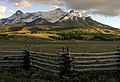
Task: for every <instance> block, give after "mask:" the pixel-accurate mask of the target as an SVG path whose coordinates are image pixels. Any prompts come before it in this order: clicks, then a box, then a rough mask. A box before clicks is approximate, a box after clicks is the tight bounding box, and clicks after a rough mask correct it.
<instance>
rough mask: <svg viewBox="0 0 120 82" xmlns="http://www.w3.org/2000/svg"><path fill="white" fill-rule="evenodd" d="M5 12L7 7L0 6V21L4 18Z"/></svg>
mask: <svg viewBox="0 0 120 82" xmlns="http://www.w3.org/2000/svg"><path fill="white" fill-rule="evenodd" d="M6 10H7V7H5V6H0V19H1V18H4V17H5V12H6Z"/></svg>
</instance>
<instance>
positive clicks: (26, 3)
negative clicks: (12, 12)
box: [16, 0, 32, 8]
mask: <svg viewBox="0 0 120 82" xmlns="http://www.w3.org/2000/svg"><path fill="white" fill-rule="evenodd" d="M16 6H17V7H20V8H29V7H31V6H32V5H31V4H30V3H29V2H28V1H27V0H26V1H25V0H22V1H21V2H18V3H16Z"/></svg>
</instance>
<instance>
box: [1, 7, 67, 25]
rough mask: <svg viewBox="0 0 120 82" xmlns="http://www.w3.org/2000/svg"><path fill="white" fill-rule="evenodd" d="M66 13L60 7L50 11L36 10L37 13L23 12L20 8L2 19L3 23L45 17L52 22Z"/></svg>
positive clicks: (14, 22)
mask: <svg viewBox="0 0 120 82" xmlns="http://www.w3.org/2000/svg"><path fill="white" fill-rule="evenodd" d="M65 14H66V12H64V11H63V10H61V9H60V8H57V9H55V10H52V11H49V12H35V13H23V12H22V11H20V10H18V11H16V13H15V14H13V15H12V16H11V17H8V18H4V19H1V20H0V23H1V24H16V23H22V22H31V21H34V20H36V19H38V18H43V19H45V20H47V21H49V22H51V23H54V22H56V21H58V20H59V19H60V18H61V17H63V16H64V15H65Z"/></svg>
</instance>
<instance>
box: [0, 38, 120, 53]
mask: <svg viewBox="0 0 120 82" xmlns="http://www.w3.org/2000/svg"><path fill="white" fill-rule="evenodd" d="M26 46H31V50H33V51H39V52H48V53H59V52H61V51H62V47H66V46H68V47H69V48H70V51H71V52H79V53H82V52H84V53H88V52H112V51H115V49H116V48H117V46H120V41H79V40H47V39H40V38H38V37H28V36H22V37H19V38H17V37H16V39H8V40H0V50H6V51H7V50H8V51H9V50H23V49H25V47H26Z"/></svg>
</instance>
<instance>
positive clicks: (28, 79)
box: [0, 68, 119, 82]
mask: <svg viewBox="0 0 120 82" xmlns="http://www.w3.org/2000/svg"><path fill="white" fill-rule="evenodd" d="M118 77H119V76H117V73H116V72H97V71H92V72H89V73H86V72H81V73H79V75H77V76H74V77H70V78H61V77H59V76H58V75H55V74H52V73H49V72H44V71H41V70H39V69H35V68H32V69H31V71H25V70H23V69H10V70H7V71H3V70H0V82H119V78H118Z"/></svg>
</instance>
